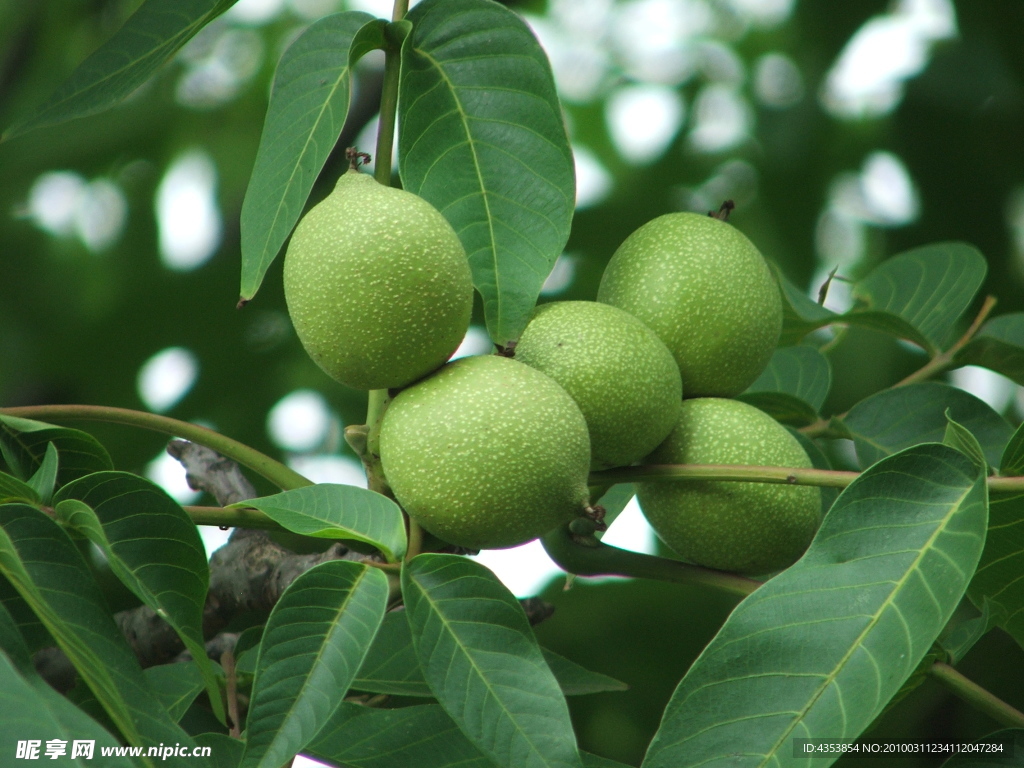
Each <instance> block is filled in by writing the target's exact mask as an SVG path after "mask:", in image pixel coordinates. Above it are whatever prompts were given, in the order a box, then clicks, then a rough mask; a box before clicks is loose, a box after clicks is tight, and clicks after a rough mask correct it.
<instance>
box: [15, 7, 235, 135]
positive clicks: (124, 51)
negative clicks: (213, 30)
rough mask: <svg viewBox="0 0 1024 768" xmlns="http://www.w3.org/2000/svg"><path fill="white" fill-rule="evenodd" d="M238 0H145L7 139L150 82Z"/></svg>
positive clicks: (107, 103) (81, 113)
mask: <svg viewBox="0 0 1024 768" xmlns="http://www.w3.org/2000/svg"><path fill="white" fill-rule="evenodd" d="M234 2H235V0H145V2H144V3H143V4H142V6H141V7H140V8H139V10H137V11H136V12H135V13H134V14H132V16H131V17H130V18H129V19H128V21H126V22H125V23H124V26H123V27H121V29H119V30H118V31H117V32H116V33H115V34H114V36H113V37H111V38H110V40H108V41H107V42H106V43H104V44H103V45H101V46H100V47H99V48H98V49H97V50H96V51H94V52H93V53H92V54H91V55H90V56H89V57H88V58H87V59H86V60H85V61H83V62H82V63H81V64H80V65H79V66H78V68H77V69H76V70H75V71H74V72H72V73H71V77H69V78H68V79H67V81H66V82H65V83H64V84H63V85H61V86H60V87H59V88H58V89H57V90H56V91H55V92H54V94H53V95H52V96H50V98H49V99H47V100H46V101H45V102H44V103H43V104H42V106H40V107H39V108H38V109H37V110H36V111H35V113H34V114H32V115H31V116H30V117H29V118H28V119H27V120H25V121H23V122H21V123H19V124H18V125H16V126H14V127H13V128H11V129H10V130H8V131H7V133H6V134H5V135H4V139H9V138H11V137H12V136H17V135H20V134H22V133H26V132H27V131H30V130H32V129H34V128H39V127H41V126H44V125H56V124H58V123H63V122H66V121H68V120H74V119H75V118H79V117H85V116H86V115H92V114H95V113H97V112H102V111H103V110H105V109H108V108H109V107H112V106H114V105H115V104H117V103H118V102H120V101H121V100H122V99H124V98H125V97H126V96H128V95H130V94H131V93H132V92H133V91H134V90H135V89H136V88H138V87H139V86H140V85H142V84H143V83H145V82H146V81H147V80H148V79H149V78H150V77H151V76H152V75H153V74H154V73H155V72H156V71H157V70H158V69H159V68H160V67H161V66H162V65H163V64H164V63H165V62H166V61H168V60H169V59H170V58H171V57H172V56H173V55H174V54H175V53H176V52H177V51H178V49H180V48H181V47H182V46H183V45H184V44H185V43H187V42H188V41H189V40H190V39H191V38H192V36H193V35H195V34H196V32H198V31H199V30H200V29H202V28H203V27H204V26H206V25H207V24H208V23H209V22H210V21H212V20H213V19H214V18H216V17H217V16H219V15H220V14H222V13H223V12H224V11H226V10H227V9H228V8H229V7H231V6H232V5H234Z"/></svg>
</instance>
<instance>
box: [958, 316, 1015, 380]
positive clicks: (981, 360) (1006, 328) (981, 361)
mask: <svg viewBox="0 0 1024 768" xmlns="http://www.w3.org/2000/svg"><path fill="white" fill-rule="evenodd" d="M956 362H957V363H959V364H960V365H981V366H984V367H985V368H990V369H991V370H993V371H995V372H996V373H1001V374H1003V376H1007V377H1009V378H1011V379H1013V380H1014V381H1015V382H1017V383H1018V384H1021V385H1024V312H1013V313H1011V314H1008V315H1001V316H999V317H994V318H992V319H991V320H989V321H988V322H987V323H985V325H983V326H982V327H981V331H980V332H979V333H978V335H977V336H975V337H974V338H973V339H971V341H970V342H969V343H968V344H967V346H965V347H964V348H963V349H962V350H960V352H959V353H958V354H957V356H956Z"/></svg>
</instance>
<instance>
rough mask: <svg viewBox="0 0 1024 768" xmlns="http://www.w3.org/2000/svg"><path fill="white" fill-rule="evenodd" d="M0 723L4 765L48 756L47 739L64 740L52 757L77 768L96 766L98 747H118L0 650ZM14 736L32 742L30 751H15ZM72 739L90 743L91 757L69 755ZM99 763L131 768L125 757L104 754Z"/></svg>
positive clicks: (96, 724)
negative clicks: (27, 676)
mask: <svg viewBox="0 0 1024 768" xmlns="http://www.w3.org/2000/svg"><path fill="white" fill-rule="evenodd" d="M40 682H41V681H40ZM47 690H49V693H47ZM0 722H2V723H3V732H4V736H5V737H6V738H4V739H3V741H2V743H0V747H2V748H3V754H4V761H5V763H7V764H8V765H16V764H18V763H21V762H23V761H24V762H25V764H28V765H32V764H33V763H34V762H35V761H39V760H44V759H48V758H49V755H47V752H46V749H47V742H48V741H52V740H60V741H63V742H65V744H64V749H63V751H62V752H59V753H58V754H60V757H57V758H56V759H57V760H60V764H61V765H76V766H81V768H90V767H91V766H95V765H97V761H96V758H97V757H98V756H99V754H100V750H102V749H104V748H111V747H117V746H118V743H117V741H116V740H115V739H114V737H113V736H111V735H110V734H109V733H107V732H106V731H105V730H104V729H103V727H102V726H101V725H100V724H99V723H97V722H96V721H95V720H92V719H91V718H90V717H88V716H87V715H86V714H85V713H83V712H82V711H81V710H79V709H78V708H77V707H76V706H75V705H74V704H72V703H71V702H70V701H68V700H67V699H65V698H64V697H63V696H61V695H60V694H58V693H57V692H56V691H54V690H53V689H52V688H48V686H47V685H46V684H45V683H43V684H42V686H41V687H40V686H38V685H31V684H30V683H29V682H28V681H27V680H25V679H24V678H23V677H21V675H19V674H18V673H17V672H16V671H15V669H14V665H13V664H12V663H11V661H10V659H8V658H7V656H6V655H5V654H3V653H0ZM15 739H17V741H18V742H34V745H33V747H34V751H33V752H28V753H23V754H20V755H19V754H16V747H17V744H16V743H15ZM76 740H81V741H93V742H94V745H93V748H94V751H93V755H92V758H93V759H87V757H86V756H85V755H82V754H78V755H75V756H74V757H72V753H73V746H74V745H73V742H75V741H76ZM17 757H21V758H22V760H18V759H17ZM29 761H32V762H29ZM102 764H103V765H105V766H106V765H109V766H111V768H132V766H133V765H135V763H133V762H132V761H131V760H129V759H128V758H127V757H105V758H103V763H102Z"/></svg>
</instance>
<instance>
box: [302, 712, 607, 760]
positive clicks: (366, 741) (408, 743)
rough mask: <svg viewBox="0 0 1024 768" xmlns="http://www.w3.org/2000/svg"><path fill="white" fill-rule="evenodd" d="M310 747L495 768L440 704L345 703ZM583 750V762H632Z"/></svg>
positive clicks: (344, 756) (354, 755) (347, 756)
mask: <svg viewBox="0 0 1024 768" xmlns="http://www.w3.org/2000/svg"><path fill="white" fill-rule="evenodd" d="M306 753H307V754H309V755H311V756H312V757H315V758H318V759H321V760H329V761H331V762H332V763H334V764H340V765H346V766H352V768H409V767H410V766H415V767H416V768H494V763H493V762H491V761H490V760H489V759H488V758H486V757H485V756H484V755H483V753H482V752H480V750H478V749H477V748H476V747H474V746H473V745H472V744H471V743H470V741H469V740H468V739H467V738H466V737H465V736H464V735H463V734H462V732H461V731H460V730H459V727H458V726H457V725H456V724H455V723H454V722H453V721H452V719H451V718H450V717H449V716H448V714H447V713H446V712H445V711H444V710H443V709H442V708H441V707H440V706H438V705H437V704H425V705H421V706H415V707H403V708H401V709H371V708H369V707H363V706H360V705H358V704H349V703H343V704H342V705H341V706H340V707H338V709H337V710H336V711H335V713H334V714H333V715H332V716H331V722H330V723H329V724H328V725H327V727H325V728H324V729H323V730H322V731H321V732H320V733H319V734H317V737H316V739H315V740H314V741H313V743H312V744H311V745H310V746H309V748H308V749H307V750H306ZM580 756H581V757H582V758H583V766H584V768H627V767H626V766H624V765H623V764H622V763H617V762H615V761H614V760H608V759H607V758H604V757H598V756H597V755H591V754H588V753H586V752H581V753H580Z"/></svg>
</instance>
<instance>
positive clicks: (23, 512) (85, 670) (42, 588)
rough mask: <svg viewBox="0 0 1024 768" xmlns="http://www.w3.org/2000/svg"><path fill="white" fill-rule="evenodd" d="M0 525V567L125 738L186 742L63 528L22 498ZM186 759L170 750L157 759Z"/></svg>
mask: <svg viewBox="0 0 1024 768" xmlns="http://www.w3.org/2000/svg"><path fill="white" fill-rule="evenodd" d="M0 529H2V530H0V573H2V575H3V576H5V577H7V579H8V580H10V581H11V583H12V584H13V585H14V586H15V588H16V589H17V590H18V593H19V594H20V595H21V597H22V598H23V599H24V600H25V602H27V603H28V604H29V605H30V606H31V607H32V610H33V611H34V612H35V613H36V615H37V616H38V617H39V619H40V620H41V621H42V623H43V624H44V625H45V626H46V628H47V629H48V630H49V632H50V634H51V635H52V636H53V638H54V639H55V640H56V642H57V645H58V646H59V647H60V649H61V650H62V651H63V652H64V654H65V655H66V656H67V657H68V659H70V661H71V663H72V664H74V666H75V669H76V670H77V671H78V674H79V675H81V677H82V679H83V680H84V681H85V682H86V683H87V684H88V686H89V688H90V689H91V690H92V692H93V694H94V695H95V696H96V698H97V699H98V700H99V701H100V703H101V704H102V705H103V708H104V709H105V710H106V712H107V714H108V715H109V716H110V718H111V720H112V721H113V722H114V724H115V725H116V726H117V728H118V730H120V732H121V734H122V735H123V736H124V737H125V738H126V739H127V740H128V742H129V743H130V744H136V745H140V746H158V745H159V744H161V743H164V744H174V743H176V742H177V743H181V744H182V745H191V743H192V742H191V739H189V737H188V735H187V734H186V733H185V732H184V731H183V730H181V729H180V728H179V727H178V726H177V724H176V723H174V722H173V721H172V720H171V719H170V717H169V716H168V714H167V712H166V711H165V710H164V709H163V707H161V706H160V704H159V703H158V702H157V701H156V699H155V698H154V697H153V692H152V691H151V690H150V689H149V686H148V685H147V684H146V681H145V678H144V677H143V674H142V670H141V669H140V668H139V663H138V661H137V660H136V658H135V655H134V654H133V653H132V651H131V650H130V649H129V648H128V645H127V643H126V642H125V640H124V637H122V635H121V633H120V631H119V630H118V628H117V626H116V625H115V623H114V619H113V617H112V616H111V615H110V612H109V610H108V609H107V607H106V603H105V600H104V598H103V595H102V594H101V593H100V591H99V588H98V587H97V586H96V583H95V581H93V578H92V575H91V574H90V572H89V569H88V567H87V566H86V564H85V561H84V560H83V559H82V556H81V555H80V554H79V552H78V550H77V549H76V548H75V546H74V544H73V543H72V542H71V540H70V539H69V538H68V536H67V534H66V533H65V532H64V531H63V530H61V528H60V527H59V526H58V525H57V523H55V522H54V521H53V520H51V519H50V518H49V517H47V516H46V515H45V514H43V513H42V512H40V511H39V510H38V509H35V508H34V507H29V506H25V505H20V504H5V505H2V506H0ZM146 762H147V764H155V763H154V762H153V761H151V760H150V759H148V758H147V759H146ZM186 763H187V760H185V759H184V758H177V757H173V756H170V757H169V758H168V759H167V761H166V763H160V764H161V765H169V764H173V765H180V766H184V765H185V764H186Z"/></svg>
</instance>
